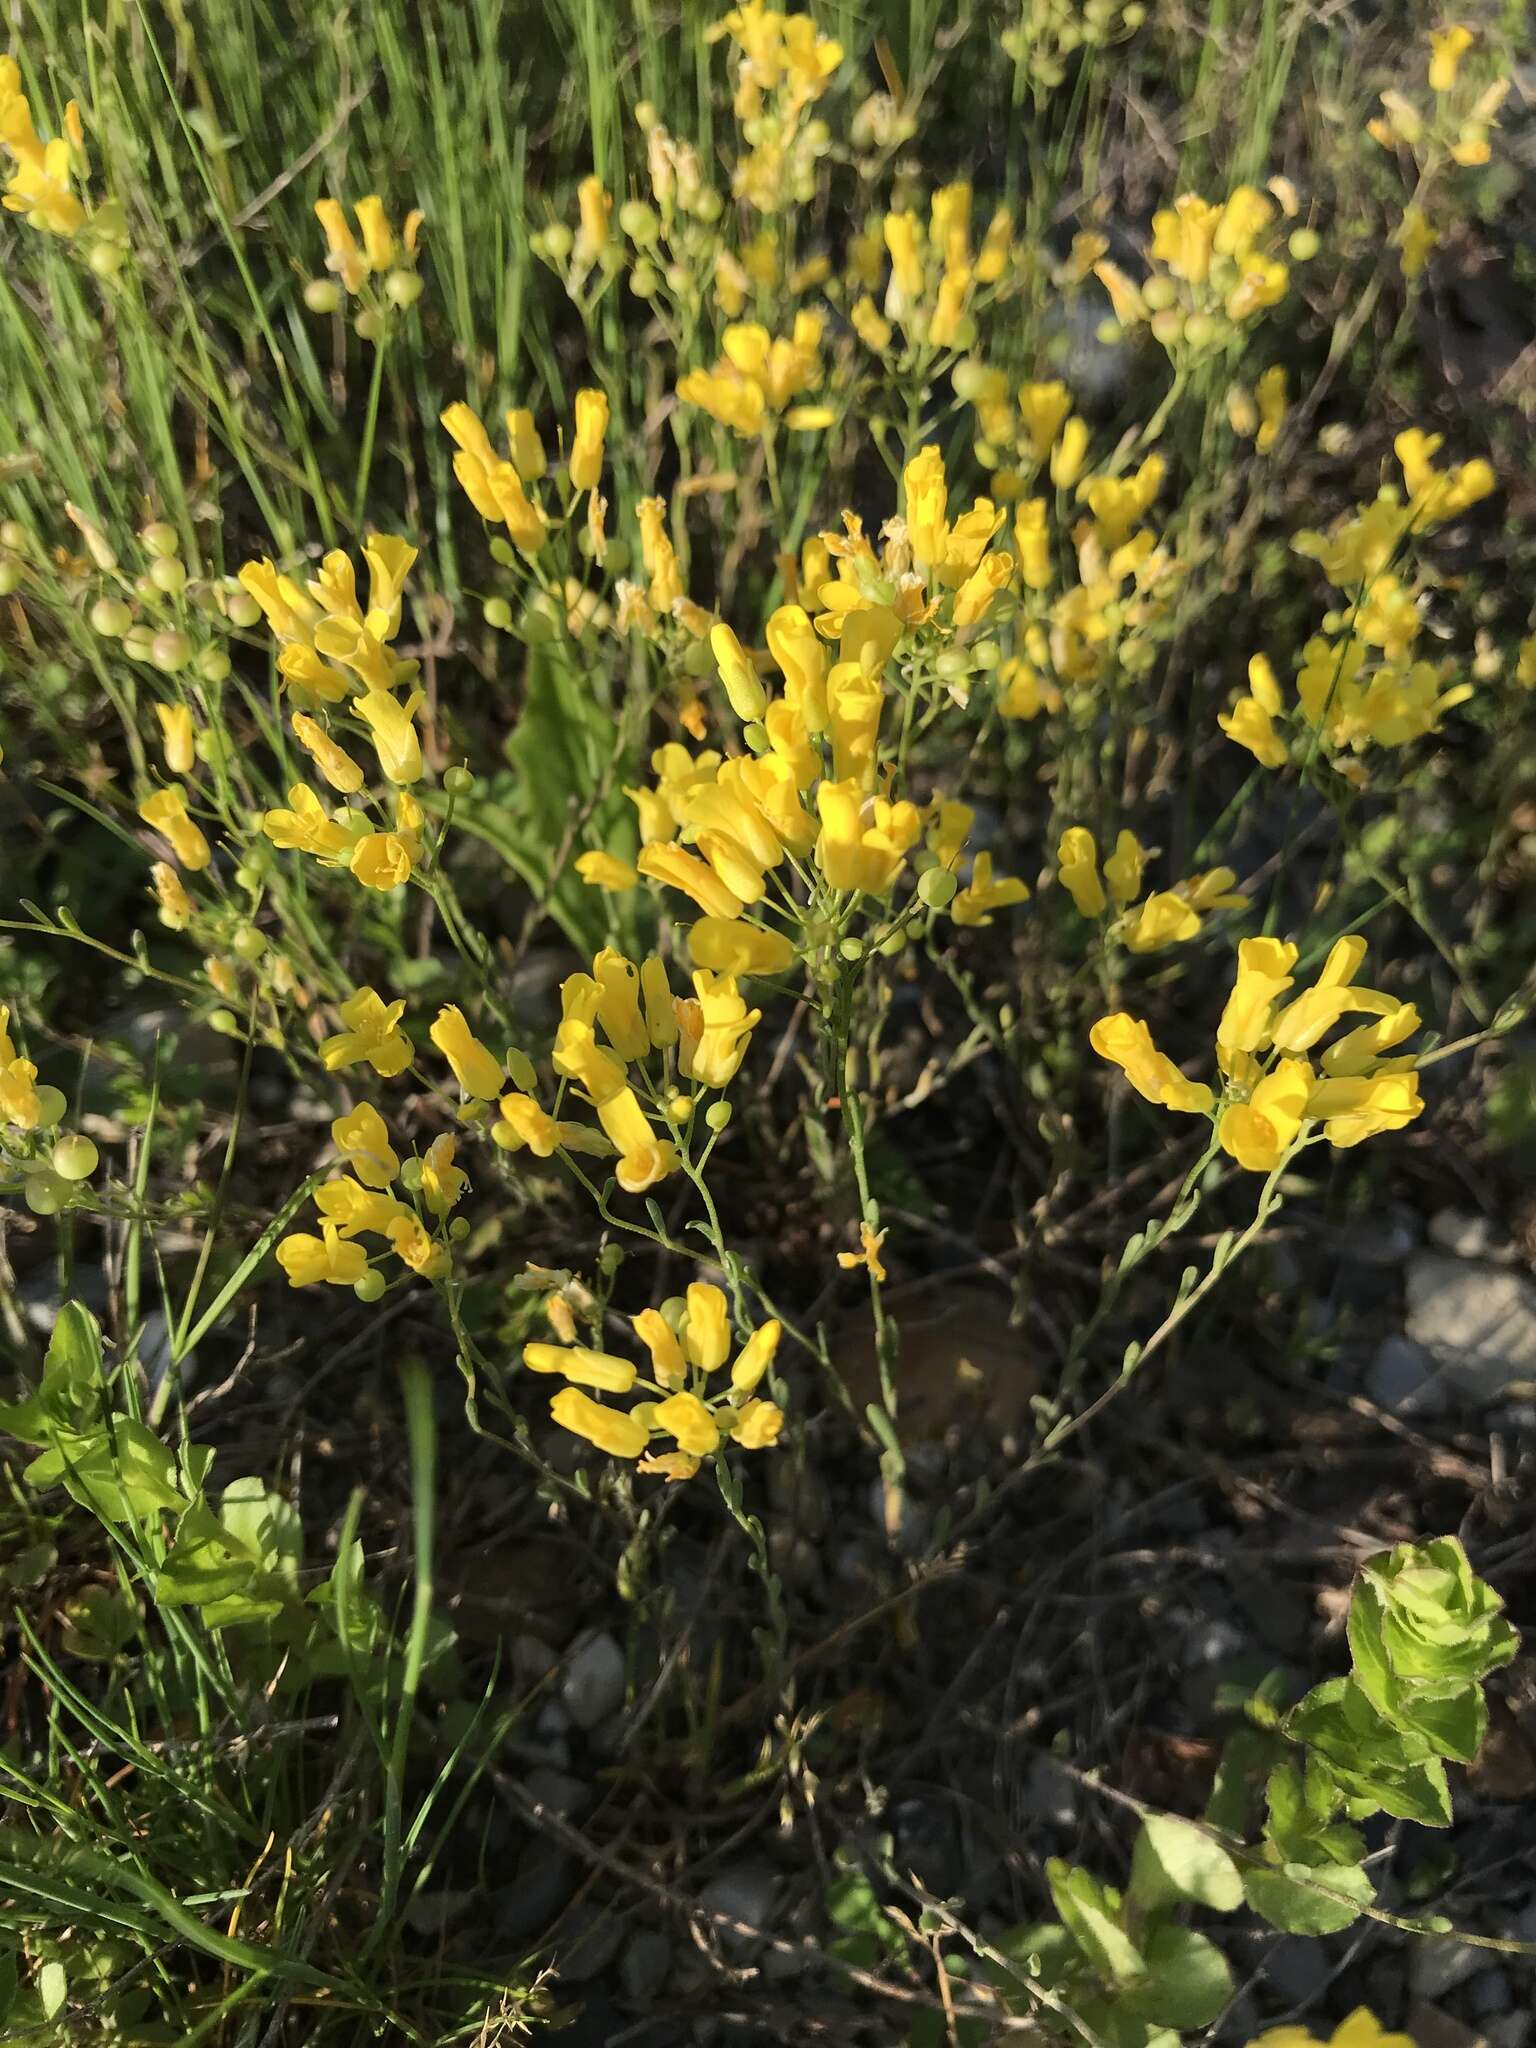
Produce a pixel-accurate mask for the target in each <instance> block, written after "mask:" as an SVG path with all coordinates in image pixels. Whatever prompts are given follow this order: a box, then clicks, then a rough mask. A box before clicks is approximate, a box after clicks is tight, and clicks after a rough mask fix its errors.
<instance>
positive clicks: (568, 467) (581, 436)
mask: <svg viewBox="0 0 1536 2048" xmlns="http://www.w3.org/2000/svg"><path fill="white" fill-rule="evenodd" d="M442 423H443V426H444V427H445V428H446V429H447V431H448V434H449V436H450V437H451V439H452V440H453V441H454V443H455V444H456V446H457V448H458V453H457V454H456V455H455V456H454V458H453V473H454V475H455V476H456V477H457V478H458V480H459V484H460V486H461V488H462V489H463V492H464V495H465V497H467V498H468V499H469V502H470V503H471V504H472V505H473V506H474V508H475V510H476V511H477V512H478V513H479V514H480V517H481V518H482V519H485V520H488V521H489V522H490V524H491V525H493V526H505V528H506V529H507V532H508V534H509V535H510V537H511V539H512V542H513V544H514V545H515V546H516V547H518V548H520V549H521V550H522V552H523V553H524V554H525V555H536V554H537V553H538V552H539V550H540V549H541V548H542V547H543V545H544V542H545V540H546V538H547V536H548V534H549V529H550V520H549V517H548V514H547V513H546V510H545V507H544V504H543V502H542V500H541V498H540V497H539V495H538V493H537V491H535V493H534V495H532V496H530V495H529V490H528V487H529V485H537V484H538V483H539V482H540V480H541V479H542V478H543V477H544V476H545V475H546V474H547V472H548V469H549V458H548V456H547V455H546V453H545V450H544V443H543V441H542V440H541V439H540V438H539V432H538V428H537V427H536V426H535V424H534V418H533V414H532V413H531V412H529V411H527V410H526V409H521V408H520V409H517V410H515V411H512V412H509V413H508V414H507V416H506V428H507V446H508V450H509V453H508V454H507V455H505V456H503V455H498V454H497V453H496V450H495V449H494V448H493V447H492V445H491V439H490V436H489V435H488V434H487V433H486V431H485V426H484V423H483V422H482V421H481V419H480V417H479V415H478V414H477V413H475V412H474V411H472V410H471V408H470V407H469V406H467V405H465V404H464V403H463V402H462V401H460V402H458V403H456V404H454V405H450V406H449V408H448V410H447V411H446V412H445V413H444V414H443V418H442ZM607 433H608V400H607V398H606V397H605V396H604V394H603V393H602V392H601V391H595V390H591V391H578V392H577V394H576V402H575V431H574V433H573V434H572V436H571V445H570V450H569V452H568V454H567V456H566V458H565V473H566V481H567V484H568V486H569V495H570V498H571V499H572V500H574V498H575V497H576V496H577V495H578V494H579V493H581V492H583V491H585V492H587V493H589V494H590V501H591V512H590V521H591V527H592V532H593V539H594V547H593V552H594V554H595V555H596V557H597V559H598V560H599V561H601V559H602V555H603V534H602V514H603V509H604V508H603V501H602V500H601V499H600V498H598V496H597V486H598V484H599V482H600V481H601V478H602V473H603V445H604V442H605V440H606V438H607Z"/></svg>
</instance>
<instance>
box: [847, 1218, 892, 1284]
mask: <svg viewBox="0 0 1536 2048" xmlns="http://www.w3.org/2000/svg"><path fill="white" fill-rule="evenodd" d="M887 1234H888V1233H887V1232H885V1231H883V1230H875V1229H873V1228H871V1226H870V1225H869V1224H868V1223H861V1224H860V1225H859V1249H858V1250H857V1251H856V1252H839V1253H838V1255H837V1263H838V1264H839V1265H840V1266H841V1267H842V1268H843V1269H844V1271H845V1272H850V1273H851V1272H852V1271H853V1270H854V1268H855V1267H858V1266H863V1267H864V1268H865V1269H866V1270H867V1271H868V1273H869V1276H870V1278H871V1279H872V1280H878V1281H881V1282H882V1283H883V1282H884V1281H886V1280H888V1279H889V1278H890V1275H889V1274H888V1273H887V1272H886V1270H885V1267H884V1265H883V1263H882V1262H881V1258H880V1252H881V1247H882V1246H883V1245H884V1243H885V1240H886V1236H887Z"/></svg>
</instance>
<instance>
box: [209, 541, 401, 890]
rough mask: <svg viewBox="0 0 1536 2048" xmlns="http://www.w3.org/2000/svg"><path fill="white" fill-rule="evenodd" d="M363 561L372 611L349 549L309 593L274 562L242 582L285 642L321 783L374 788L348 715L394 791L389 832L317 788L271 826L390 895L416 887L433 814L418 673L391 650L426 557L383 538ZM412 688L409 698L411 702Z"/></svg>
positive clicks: (328, 560) (307, 747) (325, 566)
mask: <svg viewBox="0 0 1536 2048" xmlns="http://www.w3.org/2000/svg"><path fill="white" fill-rule="evenodd" d="M363 559H364V561H365V562H366V564H367V567H368V578H369V585H368V602H367V605H366V607H365V606H364V605H363V603H362V601H361V600H360V599H359V597H358V593H357V582H356V576H355V574H354V571H353V567H352V563H351V561H350V560H349V559H348V557H347V556H346V555H345V554H343V553H342V552H341V551H340V550H339V549H336V550H333V552H332V553H330V554H328V555H327V556H326V557H325V560H324V561H323V563H322V564H321V569H320V574H319V576H318V577H316V578H314V579H313V580H312V581H310V582H309V583H308V584H307V585H306V586H305V588H304V589H302V590H301V589H300V587H299V586H298V584H297V583H295V582H294V580H293V578H292V577H290V576H286V575H284V574H282V572H281V571H279V570H278V569H277V568H276V567H275V565H274V564H273V563H272V562H271V561H269V560H265V559H263V560H262V561H260V562H247V563H246V565H245V567H244V568H243V569H242V570H241V571H240V579H239V580H240V584H241V587H242V588H243V589H244V591H245V592H246V593H247V595H248V596H249V597H251V598H252V599H254V601H255V602H256V604H258V605H259V606H260V608H261V611H262V612H263V614H264V615H265V617H266V621H267V624H268V626H269V627H270V628H271V630H272V633H273V636H274V638H275V639H276V640H277V643H278V648H279V653H278V658H277V666H278V670H279V673H280V674H281V675H282V676H283V678H284V681H285V682H286V684H287V687H288V693H289V695H290V697H292V698H296V699H297V700H298V701H299V702H300V703H301V704H302V705H304V706H305V707H306V708H305V709H303V710H296V711H294V712H293V714H292V721H291V722H292V727H293V735H294V738H295V739H296V740H297V741H298V742H299V744H300V746H301V747H303V749H304V751H305V752H306V753H307V754H308V755H309V757H310V759H311V760H312V761H313V762H314V764H315V767H316V768H317V769H318V771H319V773H320V775H321V776H322V777H323V778H324V780H325V781H326V782H327V783H328V784H329V785H330V787H331V788H332V789H334V790H336V791H337V792H338V793H339V794H340V795H342V796H346V797H353V796H356V795H358V793H359V792H360V791H361V790H362V788H363V784H364V781H365V780H366V778H365V776H364V772H363V769H362V767H361V766H360V764H359V763H358V761H357V760H356V759H355V757H354V756H353V755H352V754H350V753H349V752H348V751H347V749H346V747H345V746H344V745H342V743H341V741H340V740H338V739H337V738H336V736H335V731H334V723H335V722H338V721H339V720H340V719H341V717H342V716H343V715H344V714H345V715H346V716H347V717H349V718H350V719H351V720H352V721H354V730H355V731H356V732H357V733H358V734H359V735H360V736H361V737H362V738H363V740H364V742H365V743H366V744H368V745H370V746H371V747H372V749H373V753H374V757H375V759H376V761H377V764H378V769H379V773H380V774H381V775H382V776H383V777H384V779H385V780H386V781H387V782H389V783H392V784H394V785H395V792H394V817H393V820H392V821H390V822H388V823H380V822H378V821H376V820H375V819H373V818H371V817H370V816H369V814H368V812H367V811H366V810H363V809H360V808H357V807H356V806H352V805H347V806H344V807H343V808H342V809H341V810H340V811H337V812H332V811H330V810H328V809H327V808H326V806H325V805H324V804H323V803H322V802H321V800H320V798H319V797H318V796H317V795H316V793H315V791H314V790H313V789H312V788H311V787H310V785H309V784H308V783H305V782H299V783H295V784H294V785H293V786H292V787H291V788H290V790H289V792H288V803H287V806H286V807H285V808H282V809H276V810H270V811H268V812H266V813H265V815H264V816H263V818H262V821H261V829H262V831H263V832H264V833H265V834H266V836H267V838H268V839H270V840H271V841H272V843H273V845H274V846H280V847H283V848H284V849H287V850H291V851H296V852H299V853H307V854H309V855H310V856H311V857H312V858H313V859H315V860H318V861H320V862H321V863H322V864H323V865H324V866H327V867H344V868H347V869H349V870H350V871H351V873H352V874H353V875H355V876H356V878H357V880H358V881H360V882H361V883H363V885H364V886H365V887H366V888H370V889H378V890H390V889H397V888H399V887H400V885H401V884H402V883H403V882H405V881H406V880H408V879H409V877H410V874H411V872H412V870H413V869H414V867H415V866H416V864H417V862H418V861H419V860H420V859H421V825H422V811H421V806H420V804H419V803H417V801H416V799H415V798H414V797H413V796H412V795H411V794H410V790H409V787H408V785H409V784H411V783H414V782H419V781H420V780H421V778H422V775H423V774H424V772H425V768H424V763H423V761H422V753H421V739H420V735H419V734H418V732H417V729H416V714H417V712H418V711H419V709H420V708H421V704H422V701H423V698H422V692H421V691H420V690H413V689H411V688H410V686H411V684H412V683H414V682H415V680H416V676H417V672H418V664H417V663H416V662H414V661H404V660H401V658H400V657H399V656H398V655H396V654H395V652H394V651H393V648H392V647H391V645H390V643H391V641H392V640H393V639H394V637H395V635H396V634H397V633H398V632H399V630H400V616H401V600H402V594H403V591H404V587H405V579H406V577H407V575H408V574H409V573H410V569H411V564H412V563H413V562H414V561H415V559H416V550H415V548H413V547H412V546H411V545H410V544H409V543H408V542H407V541H404V540H400V539H398V538H396V537H394V536H392V535H389V534H374V535H372V536H371V537H370V539H369V540H368V541H367V543H366V544H365V546H364V548H363ZM402 690H404V691H407V692H408V693H409V694H407V695H405V696H403V697H402V696H401V695H400V694H399V693H400V692H401V691H402ZM317 713H318V714H319V716H318V717H317V716H316V715H315V714H317ZM322 721H323V722H322ZM183 864H184V865H188V864H189V863H186V862H184V863H183Z"/></svg>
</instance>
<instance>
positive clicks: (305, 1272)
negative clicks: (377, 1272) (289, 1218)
mask: <svg viewBox="0 0 1536 2048" xmlns="http://www.w3.org/2000/svg"><path fill="white" fill-rule="evenodd" d="M320 1228H321V1235H320V1236H319V1237H311V1236H309V1235H308V1233H307V1232H305V1231H302V1230H299V1231H295V1232H294V1233H293V1234H292V1235H291V1236H289V1237H285V1238H283V1239H282V1240H281V1241H280V1242H279V1244H278V1247H277V1254H276V1256H277V1263H278V1264H279V1265H280V1266H281V1267H282V1269H283V1271H284V1272H285V1273H286V1274H287V1275H288V1285H289V1286H290V1287H313V1286H315V1285H316V1284H317V1283H318V1282H320V1281H326V1282H328V1283H329V1285H330V1286H332V1287H352V1286H355V1285H356V1283H357V1282H358V1281H359V1280H361V1279H362V1277H363V1275H364V1274H365V1273H366V1272H367V1270H368V1254H367V1252H366V1251H365V1250H364V1249H363V1247H362V1246H361V1245H360V1244H344V1243H343V1242H342V1238H341V1233H340V1231H339V1230H338V1229H337V1227H336V1225H335V1224H334V1223H323V1224H322V1225H321V1226H320Z"/></svg>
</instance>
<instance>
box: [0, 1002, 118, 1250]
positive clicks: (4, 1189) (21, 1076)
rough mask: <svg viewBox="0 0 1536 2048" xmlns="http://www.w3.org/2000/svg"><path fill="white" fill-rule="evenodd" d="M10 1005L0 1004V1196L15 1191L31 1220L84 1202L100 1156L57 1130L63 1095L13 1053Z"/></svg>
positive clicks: (82, 1139) (76, 1136)
mask: <svg viewBox="0 0 1536 2048" xmlns="http://www.w3.org/2000/svg"><path fill="white" fill-rule="evenodd" d="M10 1023H11V1013H10V1009H9V1007H8V1006H7V1005H6V1004H4V1003H0V1195H4V1194H8V1193H10V1192H12V1191H13V1190H14V1189H16V1188H18V1187H19V1188H20V1189H21V1191H22V1197H23V1199H24V1201H25V1202H26V1205H27V1207H28V1208H29V1209H30V1210H31V1211H32V1213H33V1215H34V1216H52V1215H55V1214H56V1213H57V1212H58V1211H59V1210H60V1209H68V1208H72V1207H75V1206H77V1205H78V1204H79V1203H80V1202H81V1201H82V1200H83V1199H85V1198H86V1195H87V1190H86V1189H85V1186H84V1183H85V1182H86V1181H88V1180H89V1179H90V1177H91V1175H92V1174H93V1173H94V1172H95V1171H96V1166H97V1162H98V1158H99V1155H98V1153H97V1150H96V1147H95V1145H94V1144H93V1143H92V1142H91V1140H90V1139H89V1138H88V1137H86V1136H85V1134H84V1133H83V1132H82V1131H61V1130H60V1128H59V1126H60V1125H61V1123H62V1122H63V1120H64V1112H65V1110H66V1109H67V1108H68V1106H69V1105H68V1103H67V1101H66V1100H65V1097H64V1094H63V1091H62V1090H61V1089H58V1088H54V1087H50V1086H49V1084H48V1083H47V1082H43V1083H42V1084H41V1085H39V1082H38V1078H37V1066H36V1064H35V1062H34V1061H32V1060H29V1059H24V1058H23V1057H22V1056H21V1054H20V1053H19V1052H18V1051H17V1050H16V1044H15V1041H14V1040H13V1039H12V1037H11V1032H10Z"/></svg>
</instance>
